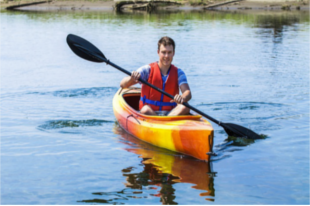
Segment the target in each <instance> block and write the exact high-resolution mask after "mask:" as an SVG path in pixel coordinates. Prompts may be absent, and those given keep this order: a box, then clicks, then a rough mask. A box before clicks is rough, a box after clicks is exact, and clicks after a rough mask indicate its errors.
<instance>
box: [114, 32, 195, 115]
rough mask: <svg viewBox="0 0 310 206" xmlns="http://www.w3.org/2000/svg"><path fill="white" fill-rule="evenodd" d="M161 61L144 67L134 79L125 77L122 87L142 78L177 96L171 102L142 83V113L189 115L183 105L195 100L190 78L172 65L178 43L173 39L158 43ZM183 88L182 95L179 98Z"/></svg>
mask: <svg viewBox="0 0 310 206" xmlns="http://www.w3.org/2000/svg"><path fill="white" fill-rule="evenodd" d="M157 53H158V56H159V61H158V62H154V63H151V64H150V65H145V66H143V67H140V68H139V69H138V70H137V71H133V72H132V73H131V76H129V77H125V78H124V79H123V80H122V81H121V83H120V86H121V87H122V88H128V87H130V86H132V85H134V84H136V83H138V79H139V78H140V77H141V78H142V79H143V80H145V81H148V82H149V83H150V84H153V85H154V86H156V87H157V88H160V89H162V90H164V91H165V92H167V93H169V94H171V95H172V96H174V99H173V100H171V99H170V98H169V97H167V96H165V95H163V94H161V93H160V92H158V91H156V90H154V89H153V88H151V87H149V86H147V85H144V84H142V88H141V99H140V104H139V109H140V112H141V113H142V114H146V115H168V116H177V115H186V114H188V113H189V109H188V108H187V107H185V106H184V105H182V103H183V102H188V101H189V100H190V99H191V98H192V95H191V91H190V88H189V85H188V83H187V79H186V76H185V74H184V72H183V71H182V70H181V69H178V68H177V67H175V66H174V65H172V64H171V62H172V60H173V56H174V54H175V43H174V41H173V39H171V38H170V37H162V38H161V39H160V40H159V41H158V50H157ZM179 89H180V90H181V92H182V95H179Z"/></svg>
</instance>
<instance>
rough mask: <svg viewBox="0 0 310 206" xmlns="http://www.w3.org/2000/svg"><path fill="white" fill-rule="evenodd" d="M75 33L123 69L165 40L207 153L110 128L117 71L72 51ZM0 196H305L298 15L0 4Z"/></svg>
mask: <svg viewBox="0 0 310 206" xmlns="http://www.w3.org/2000/svg"><path fill="white" fill-rule="evenodd" d="M69 33H72V34H77V35H79V36H82V37H83V38H85V39H87V40H89V41H90V42H92V43H93V44H95V45H96V46H97V47H98V48H99V49H100V50H101V51H102V52H103V53H104V54H105V55H106V57H107V58H108V59H110V60H111V61H112V62H114V63H116V64H118V65H120V66H122V67H124V68H126V69H128V70H134V69H136V68H138V67H140V66H142V65H144V64H148V63H150V62H153V61H156V60H157V58H158V57H157V53H156V49H157V41H158V39H159V38H160V37H161V36H164V35H168V36H171V37H172V38H174V40H175V41H176V56H175V58H174V64H175V65H177V66H179V67H180V68H182V69H183V70H184V71H185V73H186V74H187V78H188V82H189V84H190V87H191V90H192V94H193V99H192V100H191V102H190V103H191V105H193V106H195V107H197V108H198V109H200V110H202V111H204V112H205V113H207V114H208V115H210V116H212V117H214V118H216V119H218V120H220V121H224V122H231V123H236V124H240V125H243V126H246V127H248V128H251V129H252V130H254V131H256V132H257V133H259V134H264V135H266V136H267V138H266V139H263V140H256V141H253V140H252V141H250V140H244V139H238V138H237V139H233V138H227V135H226V133H225V132H224V131H223V129H222V128H221V127H219V126H217V125H215V124H214V125H213V126H214V129H215V146H214V150H215V152H216V153H217V154H218V156H217V157H214V158H213V159H212V162H211V163H205V162H201V161H197V160H195V159H193V158H189V157H186V156H182V155H180V154H177V153H173V152H170V151H167V150H163V149H160V148H156V147H153V146H150V145H148V144H146V143H143V142H141V141H139V140H137V139H135V138H134V137H131V136H129V135H127V134H126V133H125V132H124V131H122V130H121V129H120V128H119V127H118V125H117V123H116V122H115V117H114V115H113V111H112V98H113V95H114V93H115V92H116V91H117V90H118V87H119V82H120V81H121V79H122V78H123V77H125V75H124V74H122V73H120V72H119V71H117V70H115V69H113V68H112V67H110V66H107V65H105V64H97V63H92V62H88V61H85V60H83V59H80V58H78V57H77V56H75V55H74V54H73V53H72V52H71V50H70V49H69V47H68V46H67V44H66V41H65V39H66V36H67V35H68V34H69ZM1 203H2V204H309V13H301V12H297V13H294V12H284V13H283V12H274V13H268V12H267V13H264V12H261V13H256V14H246V13H229V12H179V13H160V14H115V13H113V12H105V13H102V12H101V13H100V12H86V13H82V12H74V13H60V12H58V13H57V12H55V13H35V12H13V13H8V12H2V13H1Z"/></svg>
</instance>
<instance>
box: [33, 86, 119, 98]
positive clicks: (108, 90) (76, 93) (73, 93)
mask: <svg viewBox="0 0 310 206" xmlns="http://www.w3.org/2000/svg"><path fill="white" fill-rule="evenodd" d="M117 90H118V88H117V87H91V88H78V89H68V90H59V91H54V92H31V93H28V94H39V95H53V96H55V97H103V96H110V95H113V94H115V92H116V91H117Z"/></svg>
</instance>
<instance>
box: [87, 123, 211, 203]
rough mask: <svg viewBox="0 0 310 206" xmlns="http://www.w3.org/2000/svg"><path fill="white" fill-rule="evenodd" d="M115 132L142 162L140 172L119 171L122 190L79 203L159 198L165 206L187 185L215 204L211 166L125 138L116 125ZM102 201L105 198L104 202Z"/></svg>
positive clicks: (129, 169)
mask: <svg viewBox="0 0 310 206" xmlns="http://www.w3.org/2000/svg"><path fill="white" fill-rule="evenodd" d="M114 132H115V133H116V134H119V135H120V136H121V139H120V141H121V142H122V143H123V144H125V145H126V148H125V149H126V150H127V151H128V152H131V153H134V154H137V155H139V157H140V158H141V159H142V161H141V162H142V164H143V171H141V172H140V171H139V172H137V171H136V170H135V169H136V168H135V167H127V168H124V169H123V170H122V173H123V176H124V177H125V179H126V182H125V183H124V185H125V187H126V188H125V189H123V190H122V191H118V192H112V193H111V192H110V193H106V192H96V193H93V195H100V196H101V197H102V198H95V199H92V200H82V201H81V202H91V203H109V204H123V203H125V202H127V201H128V200H129V199H131V198H134V199H141V198H148V196H152V197H158V198H159V199H160V200H159V201H160V202H161V203H162V204H165V205H170V204H178V202H176V200H175V199H176V194H175V193H176V188H175V187H174V185H175V184H178V183H190V184H193V185H194V186H192V188H194V189H197V190H201V191H202V192H201V193H200V196H201V197H204V198H205V200H207V201H214V197H215V189H214V177H215V172H213V170H212V163H207V162H203V161H199V160H196V159H194V158H191V157H187V156H183V155H181V154H178V153H175V152H171V151H168V150H164V149H161V148H157V147H154V146H152V145H150V144H148V143H145V142H142V141H140V140H139V139H137V138H135V137H133V136H131V135H129V134H127V133H126V132H125V131H124V130H122V129H121V128H120V127H119V126H118V125H115V127H114ZM105 197H108V198H107V199H106V198H105Z"/></svg>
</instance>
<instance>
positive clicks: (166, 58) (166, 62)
mask: <svg viewBox="0 0 310 206" xmlns="http://www.w3.org/2000/svg"><path fill="white" fill-rule="evenodd" d="M157 52H158V56H159V62H160V63H161V65H162V66H164V67H170V65H171V62H172V59H173V56H174V50H173V46H172V45H167V46H164V45H160V47H159V50H158V51H157Z"/></svg>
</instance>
